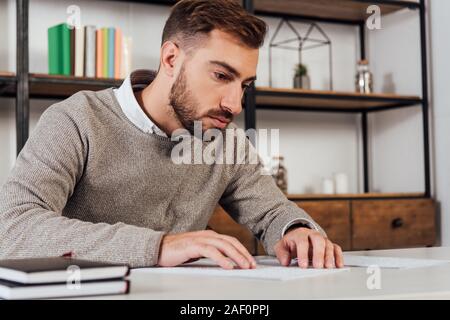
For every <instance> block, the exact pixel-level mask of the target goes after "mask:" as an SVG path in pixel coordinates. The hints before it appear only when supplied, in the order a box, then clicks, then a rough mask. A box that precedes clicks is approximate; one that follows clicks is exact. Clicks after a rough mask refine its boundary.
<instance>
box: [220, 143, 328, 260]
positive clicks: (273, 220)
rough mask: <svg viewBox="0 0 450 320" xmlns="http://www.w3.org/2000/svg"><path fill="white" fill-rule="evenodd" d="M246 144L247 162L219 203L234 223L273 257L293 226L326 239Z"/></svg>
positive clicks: (319, 228)
mask: <svg viewBox="0 0 450 320" xmlns="http://www.w3.org/2000/svg"><path fill="white" fill-rule="evenodd" d="M238 137H239V135H238ZM244 140H245V147H242V148H240V150H244V152H245V155H241V156H240V159H245V161H244V163H242V164H235V166H237V168H238V169H237V170H236V173H235V174H234V177H233V179H232V180H231V182H230V184H229V185H228V186H227V188H226V190H225V192H224V194H223V195H222V198H221V199H220V201H219V203H220V205H221V206H222V207H223V208H224V209H225V211H226V212H228V213H229V214H230V215H231V216H232V218H233V219H234V220H235V221H237V222H238V223H240V224H243V225H246V226H247V227H248V228H249V229H250V230H251V231H252V233H253V234H254V235H255V236H256V237H257V238H258V239H259V240H261V241H262V243H263V245H264V248H265V250H266V252H267V253H268V254H270V255H274V254H275V251H274V246H275V244H276V243H277V242H278V241H279V240H280V239H281V238H282V237H283V236H284V232H285V231H286V230H287V229H288V228H289V227H290V226H293V225H294V224H303V225H306V226H308V227H309V228H311V229H315V230H317V231H319V232H321V233H322V234H323V235H325V236H326V234H325V232H324V231H323V229H322V228H321V227H320V226H319V225H318V224H317V223H316V222H315V221H314V220H313V219H312V218H311V217H310V216H309V215H308V214H307V213H306V212H305V211H304V210H302V209H301V208H299V207H298V206H297V205H296V204H295V203H293V202H292V201H290V200H289V199H287V197H286V196H285V195H284V194H283V192H281V190H280V189H279V188H278V187H277V185H276V184H275V182H274V180H273V178H272V177H271V176H270V175H267V174H265V172H264V171H263V170H264V168H263V166H262V163H261V159H260V158H259V156H258V155H257V151H256V149H255V148H254V147H253V146H252V145H251V143H250V141H249V140H248V139H244ZM238 141H239V138H238ZM241 141H242V139H241ZM238 143H239V142H238ZM238 149H239V148H238ZM238 158H239V157H238ZM252 159H253V160H252Z"/></svg>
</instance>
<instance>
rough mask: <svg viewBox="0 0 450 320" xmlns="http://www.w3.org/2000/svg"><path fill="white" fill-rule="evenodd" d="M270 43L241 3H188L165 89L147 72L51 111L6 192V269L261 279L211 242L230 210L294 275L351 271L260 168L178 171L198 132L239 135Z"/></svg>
mask: <svg viewBox="0 0 450 320" xmlns="http://www.w3.org/2000/svg"><path fill="white" fill-rule="evenodd" d="M265 33H266V25H265V23H264V22H263V21H261V20H259V19H258V18H256V17H254V16H251V15H249V14H248V13H246V12H245V10H243V9H242V8H241V7H240V6H239V5H238V4H236V3H235V2H234V1H232V0H215V1H210V0H184V1H181V2H179V3H178V4H177V5H175V6H174V8H173V9H172V11H171V15H170V17H169V19H168V20H167V22H166V25H165V27H164V32H163V38H162V46H161V50H160V52H161V57H160V67H159V70H158V73H157V74H156V75H155V74H153V73H151V72H149V71H145V70H138V71H135V72H134V73H132V74H131V75H130V76H129V77H128V78H127V79H126V80H125V81H124V82H123V84H122V86H121V87H120V88H118V89H114V90H113V89H112V88H109V89H105V90H102V91H98V92H91V91H82V92H79V93H77V94H75V95H73V96H72V97H70V98H68V99H66V100H64V101H62V102H59V103H56V104H54V105H53V106H51V107H50V108H48V110H46V112H44V114H43V115H42V117H41V119H40V121H39V124H38V126H37V128H36V129H35V131H34V132H33V135H32V136H31V137H30V139H29V140H28V142H27V144H26V145H25V147H24V149H23V150H22V152H21V153H20V155H19V157H18V159H17V162H16V165H15V167H14V169H13V171H12V173H11V176H10V177H9V179H8V181H7V182H6V184H5V185H4V186H3V188H2V190H1V192H0V258H19V257H32V256H55V255H62V254H65V253H68V252H71V253H73V254H74V255H75V256H76V257H78V258H84V259H93V260H102V261H110V262H119V263H127V264H129V265H131V266H132V267H139V266H153V265H159V266H176V265H179V264H182V263H184V262H186V261H190V260H192V259H197V258H201V257H207V258H211V259H212V260H214V261H215V262H217V264H218V265H220V266H221V267H223V268H226V269H230V268H233V267H239V268H254V267H255V266H256V263H255V260H254V258H253V257H252V256H251V255H250V253H249V252H248V251H247V250H246V249H245V247H244V246H243V245H242V244H241V243H239V241H238V240H237V239H235V238H232V237H229V236H226V235H222V234H218V233H215V232H213V231H210V230H205V229H206V226H207V223H208V220H209V218H210V216H211V214H212V212H213V209H214V207H215V206H216V205H217V203H220V204H221V205H222V206H223V207H224V209H225V210H226V211H227V212H228V213H230V214H231V215H232V217H233V218H234V219H235V220H236V221H237V222H239V223H241V224H244V225H246V226H247V227H248V228H249V229H250V230H251V231H252V232H253V234H254V235H255V236H256V237H258V238H259V239H260V240H261V241H262V242H263V244H264V247H265V249H266V251H267V252H268V253H269V254H271V255H276V256H277V257H278V259H279V261H280V262H281V263H282V264H283V265H288V264H289V263H290V261H291V259H293V258H295V257H297V258H298V264H299V266H300V267H303V268H306V267H307V266H308V264H309V260H310V259H312V263H313V266H314V267H316V268H323V267H326V268H333V267H336V266H337V267H342V266H343V260H342V251H341V249H340V247H339V246H337V245H335V244H333V243H332V242H331V241H330V240H329V239H327V238H326V235H325V233H324V232H323V230H322V229H321V228H320V227H319V226H318V225H317V224H316V223H315V222H314V221H313V220H312V219H311V217H309V216H308V215H307V214H306V213H305V212H304V211H303V210H301V209H300V208H298V207H297V206H296V205H295V204H294V203H292V202H290V201H289V200H288V199H287V198H286V197H285V196H284V195H283V194H282V193H281V192H280V190H279V189H278V188H277V187H276V185H275V183H274V182H273V180H272V178H271V177H270V176H267V175H262V174H261V163H260V162H258V163H256V164H251V163H244V164H231V165H230V164H219V163H214V164H178V163H175V161H173V159H172V157H171V155H172V151H173V149H174V147H175V146H176V144H177V143H176V141H175V140H174V139H171V138H170V137H171V136H172V138H173V136H175V132H177V131H178V130H180V129H186V130H188V131H189V132H193V131H194V127H195V122H197V123H198V122H200V123H201V130H202V131H204V132H206V131H207V130H209V129H214V128H215V129H220V130H224V129H228V128H234V127H232V125H231V124H230V122H231V121H232V119H233V117H234V116H235V115H237V114H239V113H240V112H241V111H242V106H241V100H242V96H243V94H244V91H245V89H246V88H247V87H248V86H250V85H251V84H252V82H253V81H254V80H255V79H256V67H257V62H258V51H259V48H260V47H261V45H262V43H263V40H264V36H265ZM236 141H237V140H236ZM210 143H213V142H210ZM233 143H236V144H242V142H234V140H233ZM247 143H248V140H244V144H247ZM205 144H206V145H208V144H207V143H205ZM239 146H240V145H236V147H237V148H236V149H237V150H239V148H238V147H239ZM250 149H251V148H250ZM251 150H253V149H251Z"/></svg>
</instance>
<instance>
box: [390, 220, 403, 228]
mask: <svg viewBox="0 0 450 320" xmlns="http://www.w3.org/2000/svg"><path fill="white" fill-rule="evenodd" d="M402 226H403V219H402V218H395V219H394V220H392V223H391V227H392V229H398V228H400V227H402Z"/></svg>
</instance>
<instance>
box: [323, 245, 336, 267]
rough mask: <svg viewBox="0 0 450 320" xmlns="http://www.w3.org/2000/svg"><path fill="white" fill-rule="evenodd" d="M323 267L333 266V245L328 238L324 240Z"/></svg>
mask: <svg viewBox="0 0 450 320" xmlns="http://www.w3.org/2000/svg"><path fill="white" fill-rule="evenodd" d="M325 267H326V268H327V269H331V268H334V267H335V261H334V246H333V243H332V242H331V241H330V240H326V247H325Z"/></svg>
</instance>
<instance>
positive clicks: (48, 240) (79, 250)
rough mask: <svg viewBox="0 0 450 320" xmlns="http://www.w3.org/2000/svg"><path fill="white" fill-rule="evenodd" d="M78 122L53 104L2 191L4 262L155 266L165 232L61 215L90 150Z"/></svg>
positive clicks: (0, 225)
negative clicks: (71, 260) (69, 257)
mask: <svg viewBox="0 0 450 320" xmlns="http://www.w3.org/2000/svg"><path fill="white" fill-rule="evenodd" d="M77 121H83V120H82V119H77ZM77 121H75V120H74V119H73V117H72V116H71V115H70V112H69V111H68V109H67V108H64V107H63V105H61V103H60V104H56V105H53V106H51V107H50V108H48V109H47V110H46V111H45V112H44V114H43V115H42V116H41V119H40V120H39V123H38V125H37V127H36V128H35V130H34V132H33V134H32V135H31V137H30V138H29V140H28V141H27V143H26V145H25V147H24V148H23V150H22V151H21V152H20V154H19V156H18V158H17V160H16V163H15V166H14V168H13V170H12V172H11V174H10V176H9V178H8V180H7V181H6V183H5V184H4V185H3V186H2V188H1V189H0V258H3V259H5V258H27V257H49V256H60V255H62V254H65V253H68V252H72V253H73V254H74V255H75V257H77V258H80V259H90V260H97V261H104V262H114V263H125V264H128V265H130V266H131V267H141V266H151V265H154V264H156V263H157V259H158V254H159V246H160V241H161V238H162V235H163V233H162V232H156V231H154V230H151V229H147V228H141V227H137V226H133V225H127V224H124V223H116V224H113V225H111V224H107V223H91V222H87V221H81V220H77V219H70V218H67V217H64V216H62V211H63V209H64V207H65V205H66V203H67V201H68V199H69V198H70V196H71V195H72V194H73V192H74V188H75V187H76V184H77V182H78V181H79V179H80V177H81V176H82V174H83V170H84V164H85V162H86V159H87V152H88V147H89V141H88V138H87V135H85V134H84V133H83V132H81V131H80V129H79V126H78V125H77Z"/></svg>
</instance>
